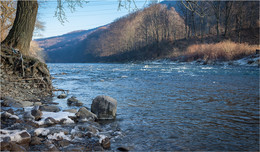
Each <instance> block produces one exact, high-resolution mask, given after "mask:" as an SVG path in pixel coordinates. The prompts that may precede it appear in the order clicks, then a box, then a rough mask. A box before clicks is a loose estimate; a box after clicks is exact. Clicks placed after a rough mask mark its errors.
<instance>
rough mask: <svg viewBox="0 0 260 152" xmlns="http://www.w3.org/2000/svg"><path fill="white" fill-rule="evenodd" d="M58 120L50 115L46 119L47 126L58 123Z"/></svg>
mask: <svg viewBox="0 0 260 152" xmlns="http://www.w3.org/2000/svg"><path fill="white" fill-rule="evenodd" d="M57 123H58V122H57V121H56V120H55V119H53V118H52V117H48V118H46V119H45V120H44V124H45V125H47V126H51V125H54V124H57Z"/></svg>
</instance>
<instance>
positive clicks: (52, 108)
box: [39, 106, 60, 112]
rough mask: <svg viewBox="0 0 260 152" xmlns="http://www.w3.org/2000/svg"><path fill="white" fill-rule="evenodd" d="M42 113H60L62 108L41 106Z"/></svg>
mask: <svg viewBox="0 0 260 152" xmlns="http://www.w3.org/2000/svg"><path fill="white" fill-rule="evenodd" d="M39 109H40V110H41V111H48V112H59V111H60V108H59V107H58V106H40V108H39Z"/></svg>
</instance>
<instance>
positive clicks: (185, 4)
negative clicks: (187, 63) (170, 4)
mask: <svg viewBox="0 0 260 152" xmlns="http://www.w3.org/2000/svg"><path fill="white" fill-rule="evenodd" d="M175 7H176V8H177V10H178V12H179V14H180V15H181V17H182V18H183V19H184V21H185V37H186V38H190V37H201V38H203V36H204V35H205V34H214V35H217V38H219V37H220V36H224V37H229V36H230V34H232V32H233V31H235V32H236V34H237V38H238V39H239V41H241V31H242V30H243V29H248V28H256V27H259V1H178V2H176V5H175Z"/></svg>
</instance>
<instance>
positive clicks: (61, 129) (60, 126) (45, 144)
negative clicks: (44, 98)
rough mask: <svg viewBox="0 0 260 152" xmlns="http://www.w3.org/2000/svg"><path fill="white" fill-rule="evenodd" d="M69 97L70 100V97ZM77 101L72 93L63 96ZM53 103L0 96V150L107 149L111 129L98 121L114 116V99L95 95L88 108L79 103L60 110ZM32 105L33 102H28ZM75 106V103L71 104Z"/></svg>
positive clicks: (112, 134) (111, 134)
mask: <svg viewBox="0 0 260 152" xmlns="http://www.w3.org/2000/svg"><path fill="white" fill-rule="evenodd" d="M72 100H73V101H72ZM71 102H73V104H75V105H76V103H79V102H80V101H78V100H77V99H76V98H75V97H71V98H68V99H67V104H68V106H70V105H71ZM54 104H55V103H52V102H50V103H42V104H39V105H35V103H29V101H27V102H26V104H25V103H24V102H23V101H17V100H14V99H12V98H4V99H3V100H1V106H2V108H1V130H0V134H1V137H0V141H1V151H104V150H109V149H110V139H111V138H112V136H116V134H115V133H114V132H111V131H106V130H103V129H102V128H101V127H100V124H99V123H98V121H100V120H101V119H104V118H105V119H107V118H108V117H109V118H110V119H114V118H115V117H114V116H115V114H116V104H117V103H116V100H114V99H113V98H111V97H107V96H98V97H96V98H95V99H94V100H93V103H92V108H91V111H92V112H95V114H94V113H92V112H91V111H89V110H88V108H87V107H84V106H82V105H78V106H76V109H68V110H63V111H61V108H60V107H58V106H57V105H54ZM32 105H33V106H32ZM74 108H75V106H74Z"/></svg>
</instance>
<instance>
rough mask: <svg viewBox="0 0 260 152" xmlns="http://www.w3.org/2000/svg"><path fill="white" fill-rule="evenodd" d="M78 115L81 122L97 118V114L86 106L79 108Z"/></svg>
mask: <svg viewBox="0 0 260 152" xmlns="http://www.w3.org/2000/svg"><path fill="white" fill-rule="evenodd" d="M76 117H77V118H78V121H79V122H82V121H88V120H96V119H97V116H96V115H95V114H93V113H92V112H90V111H88V110H87V109H86V108H85V107H82V108H80V109H79V111H78V112H77V113H76Z"/></svg>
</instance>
